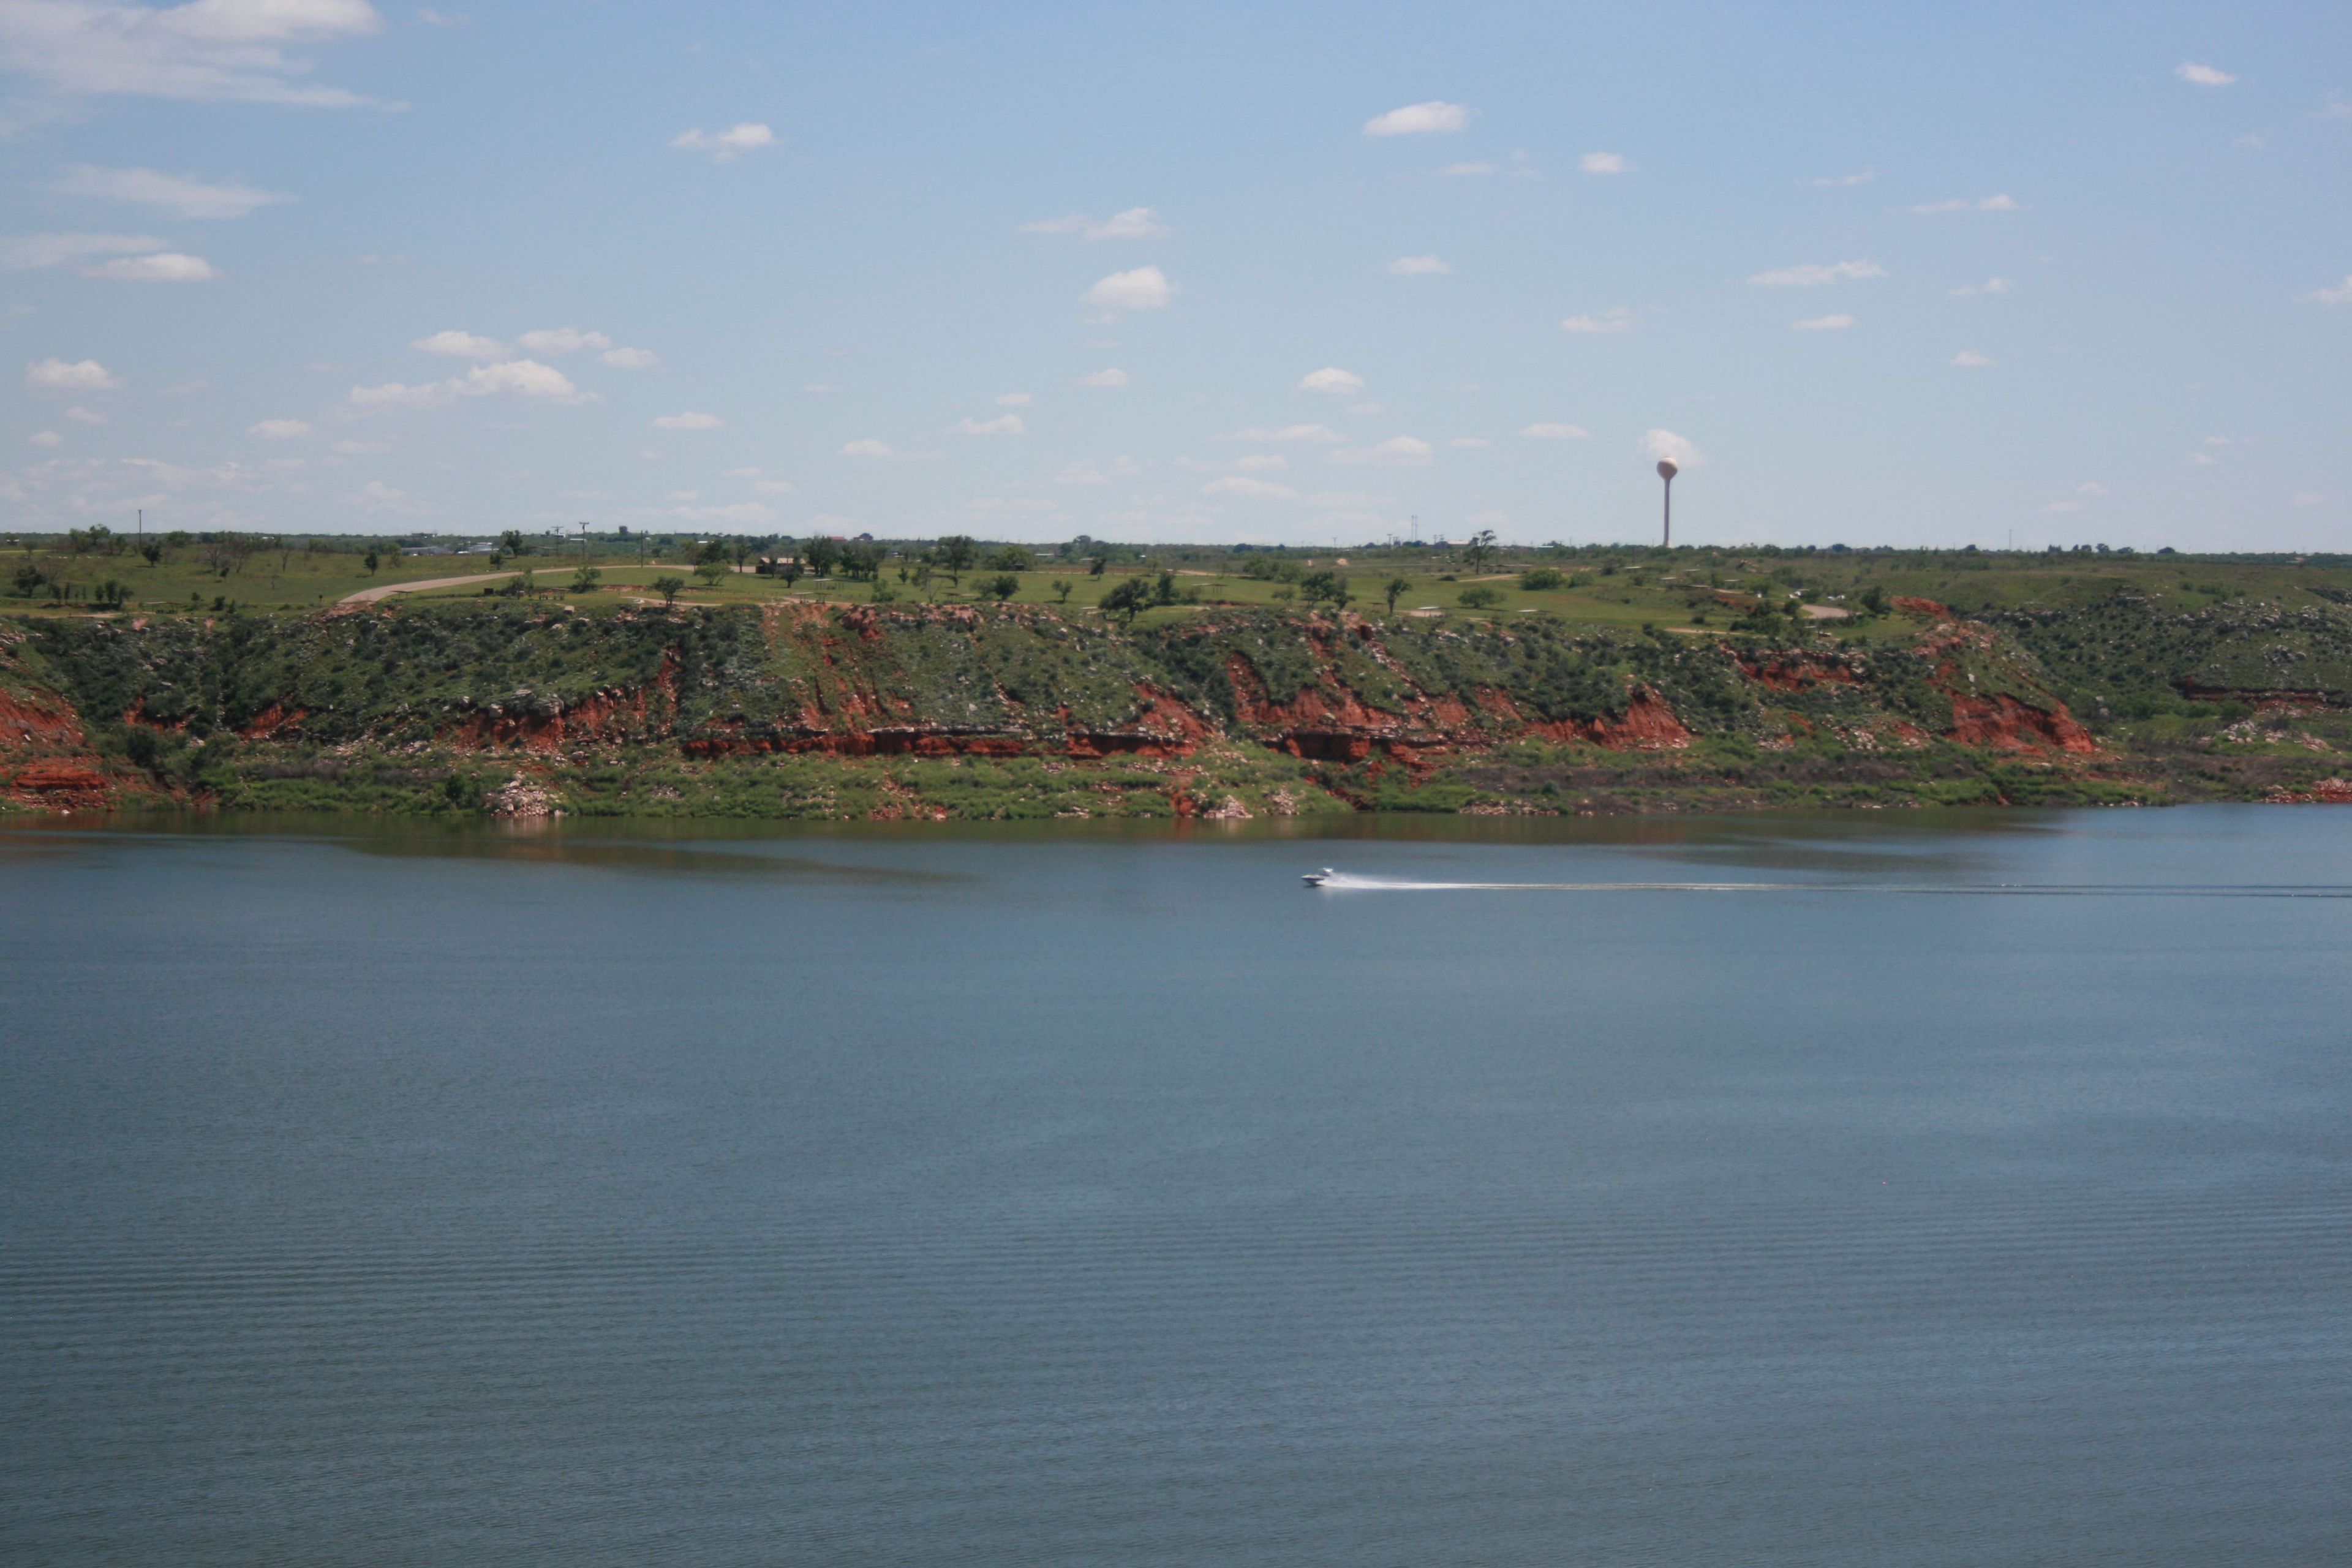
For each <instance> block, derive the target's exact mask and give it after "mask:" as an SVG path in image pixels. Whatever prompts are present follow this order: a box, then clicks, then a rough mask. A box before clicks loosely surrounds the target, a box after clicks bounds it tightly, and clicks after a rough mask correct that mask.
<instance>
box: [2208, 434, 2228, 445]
mask: <svg viewBox="0 0 2352 1568" xmlns="http://www.w3.org/2000/svg"><path fill="white" fill-rule="evenodd" d="M2205 444H2206V445H2207V446H2208V447H2226V446H2229V445H2230V437H2227V436H2208V437H2205Z"/></svg>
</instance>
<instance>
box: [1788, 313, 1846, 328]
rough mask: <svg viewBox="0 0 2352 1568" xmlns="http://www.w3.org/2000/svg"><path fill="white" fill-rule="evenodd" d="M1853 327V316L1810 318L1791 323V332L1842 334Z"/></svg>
mask: <svg viewBox="0 0 2352 1568" xmlns="http://www.w3.org/2000/svg"><path fill="white" fill-rule="evenodd" d="M1851 326H1853V317H1852V316H1808V317H1806V318H1805V319H1804V320H1803V321H1791V322H1790V323H1789V330H1790V331H1797V332H1842V331H1845V330H1846V329H1847V328H1848V327H1851Z"/></svg>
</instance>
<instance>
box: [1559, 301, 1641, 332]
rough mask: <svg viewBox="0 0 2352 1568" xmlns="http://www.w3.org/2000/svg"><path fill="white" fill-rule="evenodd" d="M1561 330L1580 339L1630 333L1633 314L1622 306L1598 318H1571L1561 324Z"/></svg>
mask: <svg viewBox="0 0 2352 1568" xmlns="http://www.w3.org/2000/svg"><path fill="white" fill-rule="evenodd" d="M1559 330H1560V331H1563V332H1573V333H1576V334H1577V335H1578V336H1580V337H1589V336H1595V335H1598V334H1600V333H1603V332H1630V331H1633V311H1631V310H1627V309H1626V308H1625V307H1624V306H1622V305H1620V306H1618V307H1617V308H1616V309H1615V310H1610V311H1606V312H1604V313H1603V314H1601V315H1598V316H1570V318H1569V319H1568V320H1566V321H1562V322H1561V323H1560V324H1559Z"/></svg>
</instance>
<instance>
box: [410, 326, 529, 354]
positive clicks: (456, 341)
mask: <svg viewBox="0 0 2352 1568" xmlns="http://www.w3.org/2000/svg"><path fill="white" fill-rule="evenodd" d="M408 346H409V347H410V348H413V349H421V350H423V351H424V352H425V353H429V354H444V355H446V356H447V357H448V358H450V359H499V358H501V357H503V356H504V355H505V354H506V353H508V349H507V346H506V344H504V343H502V342H499V341H498V340H497V339H495V338H483V337H477V336H475V335H474V334H473V333H472V332H461V331H456V330H454V329H452V330H451V331H446V332H436V333H434V334H433V335H432V336H431V337H429V338H419V339H417V340H416V341H415V342H413V343H410V344H409V345H408Z"/></svg>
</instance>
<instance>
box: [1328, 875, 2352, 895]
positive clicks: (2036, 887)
mask: <svg viewBox="0 0 2352 1568" xmlns="http://www.w3.org/2000/svg"><path fill="white" fill-rule="evenodd" d="M1318 886H1319V887H1320V888H1321V889H1324V890H1326V891H1329V892H1362V893H1913V894H1921V893H1925V894H1935V895H1939V896H1944V897H1950V898H2044V899H2049V898H2059V899H2102V898H2105V899H2352V887H2344V886H2340V885H2327V886H2315V885H2308V884H2305V885H2295V884H2280V885H2267V886H2263V885H2243V884H2241V885H2224V886H2201V887H2200V886H2196V885H2193V884H2178V885H2156V884H2147V883H2142V884H2138V885H2132V884H2107V885H2104V886H2103V885H2099V884H2095V883H2057V882H1424V881H1418V880H1412V879H1405V878H1397V877H1359V876H1353V875H1350V874H1349V873H1348V872H1345V871H1334V872H1331V873H1329V874H1328V875H1327V876H1325V878H1324V879H1323V880H1322V881H1321V882H1320V883H1319V884H1318Z"/></svg>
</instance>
